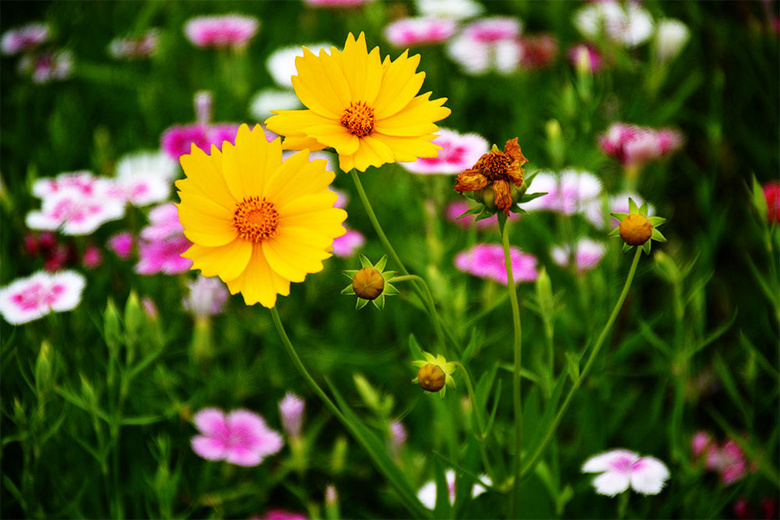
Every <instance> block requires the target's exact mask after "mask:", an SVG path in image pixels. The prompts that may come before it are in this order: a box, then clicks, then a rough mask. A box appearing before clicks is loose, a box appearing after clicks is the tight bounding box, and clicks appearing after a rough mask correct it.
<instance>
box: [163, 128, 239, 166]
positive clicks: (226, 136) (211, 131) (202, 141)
mask: <svg viewBox="0 0 780 520" xmlns="http://www.w3.org/2000/svg"><path fill="white" fill-rule="evenodd" d="M238 126H239V125H236V124H233V123H221V124H215V125H210V126H207V125H201V124H197V123H195V124H192V125H174V126H171V127H170V128H168V129H167V130H166V131H165V132H163V134H162V137H161V139H160V146H161V147H162V149H163V150H164V151H165V153H167V154H168V155H169V156H170V157H171V158H173V159H177V160H178V159H179V157H181V156H182V155H185V154H188V153H190V151H191V146H192V145H193V144H194V145H195V146H197V147H198V148H200V149H201V150H203V151H204V152H206V153H210V150H211V147H212V146H216V147H217V148H219V149H220V150H221V149H222V143H224V142H225V141H229V142H230V144H236V134H238Z"/></svg>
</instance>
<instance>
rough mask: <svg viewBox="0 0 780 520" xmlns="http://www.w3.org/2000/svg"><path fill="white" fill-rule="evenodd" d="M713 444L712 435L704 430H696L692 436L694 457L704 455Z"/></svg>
mask: <svg viewBox="0 0 780 520" xmlns="http://www.w3.org/2000/svg"><path fill="white" fill-rule="evenodd" d="M710 444H712V435H710V434H709V433H707V432H704V431H698V432H696V433H695V434H694V435H693V437H691V453H693V456H694V457H699V456H700V455H702V454H703V453H704V452H705V451H707V449H708V448H709V447H710Z"/></svg>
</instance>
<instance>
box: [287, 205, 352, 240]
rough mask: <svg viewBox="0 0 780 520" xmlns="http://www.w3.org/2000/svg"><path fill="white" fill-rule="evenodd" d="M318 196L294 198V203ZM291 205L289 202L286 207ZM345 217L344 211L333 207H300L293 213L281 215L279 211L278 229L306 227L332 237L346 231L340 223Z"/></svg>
mask: <svg viewBox="0 0 780 520" xmlns="http://www.w3.org/2000/svg"><path fill="white" fill-rule="evenodd" d="M318 197H321V196H320V195H308V196H306V197H301V198H300V199H296V201H295V203H298V202H299V201H304V202H308V201H307V200H306V199H309V200H311V199H313V198H318ZM295 203H294V204H295ZM291 206H293V204H289V205H288V206H287V207H288V208H290V207H291ZM285 209H287V208H285ZM346 218H347V212H346V211H344V210H342V209H338V208H333V207H329V208H325V209H314V208H312V209H309V210H304V209H300V210H299V211H296V212H295V213H292V214H284V215H282V214H281V212H280V216H279V229H282V228H287V227H300V228H307V229H311V230H312V231H315V232H317V233H321V234H323V235H325V236H327V237H330V238H331V239H333V238H336V237H340V236H342V235H344V234H345V233H346V230H345V229H344V226H342V223H343V222H344V221H345V220H346Z"/></svg>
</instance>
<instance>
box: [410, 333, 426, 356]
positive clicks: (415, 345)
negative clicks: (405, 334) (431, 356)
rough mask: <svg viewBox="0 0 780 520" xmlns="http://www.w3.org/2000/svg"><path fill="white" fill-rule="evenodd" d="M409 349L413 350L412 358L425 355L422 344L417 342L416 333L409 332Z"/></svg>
mask: <svg viewBox="0 0 780 520" xmlns="http://www.w3.org/2000/svg"><path fill="white" fill-rule="evenodd" d="M409 350H411V351H412V359H417V358H420V357H422V355H423V349H421V348H420V344H419V343H417V339H416V338H415V337H414V334H409Z"/></svg>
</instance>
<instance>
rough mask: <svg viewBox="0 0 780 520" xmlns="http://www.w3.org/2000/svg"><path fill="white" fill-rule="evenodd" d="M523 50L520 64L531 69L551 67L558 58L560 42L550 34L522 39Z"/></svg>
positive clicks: (523, 37)
mask: <svg viewBox="0 0 780 520" xmlns="http://www.w3.org/2000/svg"><path fill="white" fill-rule="evenodd" d="M520 45H521V46H522V48H523V52H522V57H521V58H520V64H521V65H522V66H523V67H526V68H529V69H542V68H545V67H549V66H550V65H552V64H553V62H554V61H555V58H556V57H557V56H558V40H556V39H555V37H554V36H552V35H550V34H536V35H533V36H531V35H528V36H522V37H520Z"/></svg>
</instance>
